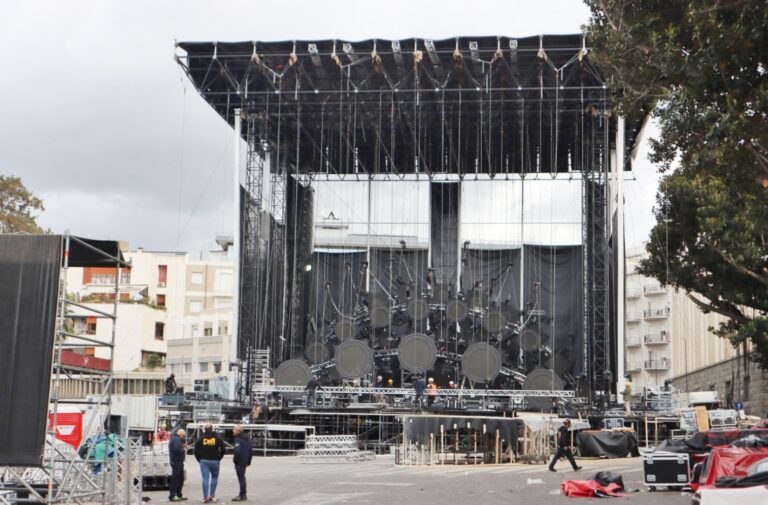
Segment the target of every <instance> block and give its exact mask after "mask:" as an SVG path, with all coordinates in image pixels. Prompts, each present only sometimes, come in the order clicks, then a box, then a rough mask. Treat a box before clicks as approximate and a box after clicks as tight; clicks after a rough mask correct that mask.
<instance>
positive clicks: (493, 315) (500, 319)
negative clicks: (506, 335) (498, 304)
mask: <svg viewBox="0 0 768 505" xmlns="http://www.w3.org/2000/svg"><path fill="white" fill-rule="evenodd" d="M506 326H507V316H505V315H504V314H503V313H502V312H501V311H500V310H489V311H488V312H486V314H485V316H484V317H483V328H484V329H485V330H486V331H488V332H490V333H501V332H502V331H503V330H504V328H505V327H506Z"/></svg>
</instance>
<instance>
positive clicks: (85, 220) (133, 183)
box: [0, 0, 656, 254]
mask: <svg viewBox="0 0 768 505" xmlns="http://www.w3.org/2000/svg"><path fill="white" fill-rule="evenodd" d="M588 15H589V12H588V9H587V8H586V7H585V6H584V5H583V4H582V3H581V2H580V1H579V0H561V1H538V2H530V1H522V0H514V1H513V0H502V1H483V0H465V1H454V0H431V1H423V0H422V1H414V0H408V1H402V0H388V1H386V2H363V1H350V0H346V1H336V0H310V1H293V2H291V1H287V0H283V1H265V0H259V1H255V0H252V1H247V2H246V1H224V0H217V1H207V2H203V1H190V0H184V1H181V0H162V1H157V0H130V1H127V0H126V1H122V2H117V1H95V0H94V1H80V0H68V1H56V0H50V1H39V0H23V1H21V0H20V1H7V2H3V3H2V6H0V56H2V63H3V70H2V71H0V91H1V92H2V93H0V173H3V174H12V175H17V176H19V177H21V178H22V179H23V181H24V183H25V184H26V185H27V186H28V187H29V188H30V189H31V190H32V191H33V192H34V193H36V194H37V195H38V196H40V197H42V198H43V200H44V201H45V206H46V212H45V213H44V214H43V215H42V216H41V218H40V223H41V224H42V225H43V226H45V227H50V228H51V229H53V231H55V232H61V231H64V230H65V229H67V228H69V229H71V230H72V232H73V233H76V234H80V235H84V236H90V237H94V238H112V239H121V240H127V241H129V243H130V246H131V248H136V247H145V248H147V249H155V250H185V251H190V252H192V253H194V254H196V253H197V251H201V250H210V249H212V248H214V246H215V244H214V242H213V239H214V236H215V235H216V234H217V233H231V230H232V224H231V222H232V218H231V215H232V214H231V213H232V191H231V187H232V178H231V163H232V161H231V160H232V142H233V134H232V130H231V128H229V127H228V126H227V125H226V124H225V122H224V121H223V120H222V119H221V118H219V116H218V115H217V114H216V113H215V112H214V111H213V110H212V109H211V108H210V107H208V105H207V104H206V103H205V102H204V101H203V100H202V98H200V97H199V96H198V95H197V94H196V92H195V90H194V88H193V87H192V86H191V84H190V83H189V82H188V81H187V79H186V77H185V76H184V75H183V73H182V72H181V70H180V69H179V68H178V65H177V64H176V63H175V62H174V60H173V48H174V41H175V40H219V41H236V40H290V39H324V38H338V39H351V40H360V39H368V38H374V37H380V38H408V37H414V36H415V37H429V38H446V37H453V36H457V35H506V36H518V37H522V36H528V35H536V34H540V33H573V32H579V31H580V27H581V25H583V24H584V23H586V21H587V19H588ZM639 158H642V159H639V160H638V161H640V162H641V163H640V164H639V166H638V170H636V173H637V177H638V178H640V179H641V181H640V182H638V183H631V184H630V187H629V188H628V189H630V191H629V192H628V197H627V203H628V206H629V207H630V208H629V209H628V215H627V244H628V245H632V244H635V243H639V242H642V241H643V240H645V237H646V236H647V233H648V230H649V228H650V225H651V223H652V221H651V216H650V208H651V205H652V202H653V195H654V193H655V182H654V181H655V179H656V176H655V174H654V171H653V169H652V167H650V165H649V164H648V163H647V162H646V161H645V154H644V153H641V156H640V157H639Z"/></svg>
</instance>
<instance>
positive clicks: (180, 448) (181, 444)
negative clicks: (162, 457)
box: [168, 430, 187, 502]
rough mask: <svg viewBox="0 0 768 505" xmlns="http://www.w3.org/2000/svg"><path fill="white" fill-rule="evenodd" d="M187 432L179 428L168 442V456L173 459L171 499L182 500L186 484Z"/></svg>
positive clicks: (169, 488)
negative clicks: (182, 489)
mask: <svg viewBox="0 0 768 505" xmlns="http://www.w3.org/2000/svg"><path fill="white" fill-rule="evenodd" d="M186 438H187V432H185V431H184V430H177V431H176V433H174V434H173V435H172V436H171V440H170V441H169V442H168V457H169V458H170V460H171V482H170V484H169V486H168V490H169V492H170V501H174V502H176V501H182V500H183V499H184V498H183V497H182V495H181V488H182V487H183V486H184V458H186V456H187V447H186V445H187V443H186V441H185V440H186Z"/></svg>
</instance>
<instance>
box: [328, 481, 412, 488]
mask: <svg viewBox="0 0 768 505" xmlns="http://www.w3.org/2000/svg"><path fill="white" fill-rule="evenodd" d="M333 485H334V486H390V487H408V486H414V485H415V484H413V483H407V482H364V481H362V482H361V481H340V482H334V483H333Z"/></svg>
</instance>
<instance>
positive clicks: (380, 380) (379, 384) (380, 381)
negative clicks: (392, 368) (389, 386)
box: [373, 375, 384, 403]
mask: <svg viewBox="0 0 768 505" xmlns="http://www.w3.org/2000/svg"><path fill="white" fill-rule="evenodd" d="M373 387H374V389H384V377H382V376H381V375H378V376H376V381H375V382H374V383H373ZM375 399H376V401H377V402H379V403H383V402H384V395H383V394H381V393H379V394H377V395H376V396H375Z"/></svg>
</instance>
